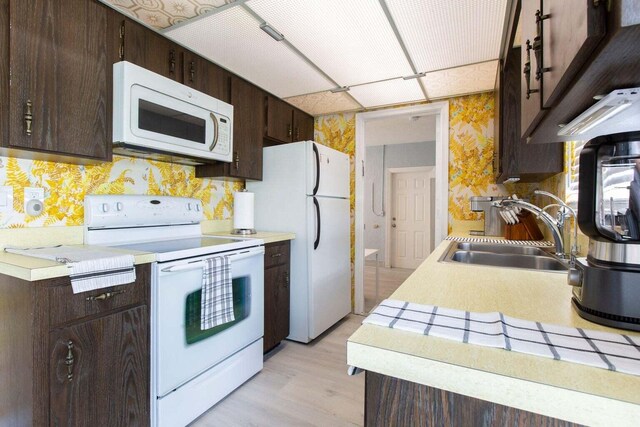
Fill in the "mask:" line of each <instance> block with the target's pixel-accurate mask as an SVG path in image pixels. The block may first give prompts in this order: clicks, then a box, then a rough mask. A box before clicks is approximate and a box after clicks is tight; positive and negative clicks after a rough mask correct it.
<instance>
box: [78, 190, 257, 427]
mask: <svg viewBox="0 0 640 427" xmlns="http://www.w3.org/2000/svg"><path fill="white" fill-rule="evenodd" d="M202 219H203V207H202V203H201V202H200V201H199V200H197V199H191V198H181V197H167V196H137V195H88V196H86V198H85V230H84V232H85V243H86V244H90V245H103V246H114V247H120V248H126V249H132V250H138V251H144V252H153V253H155V254H156V262H155V263H153V266H152V275H151V277H152V280H151V361H150V362H151V408H152V414H151V420H152V425H154V426H176V425H186V424H188V423H189V422H191V421H192V420H194V419H195V418H197V417H198V416H199V415H201V414H202V413H204V412H205V411H206V410H207V409H209V408H210V407H211V406H213V405H214V404H215V403H217V402H218V401H220V400H221V399H222V398H224V397H225V396H226V395H227V394H229V393H230V392H231V391H233V390H234V389H236V388H237V387H239V386H240V385H241V384H243V383H244V382H245V381H247V380H248V379H249V378H251V377H252V376H253V375H255V374H256V373H257V372H259V371H260V370H261V369H262V336H263V330H264V325H263V310H264V289H263V283H264V242H263V241H262V240H260V239H251V238H241V237H238V238H230V237H214V236H204V235H202V233H201V226H200V222H201V221H202ZM221 255H227V256H229V259H230V261H231V272H232V278H233V279H232V284H233V301H234V315H235V316H234V317H235V320H234V321H232V322H229V323H226V324H224V325H219V326H216V327H214V328H211V329H208V330H204V331H203V330H200V312H201V311H200V304H201V301H200V296H201V288H202V276H203V273H202V267H203V265H204V260H206V259H207V258H209V257H212V256H221Z"/></svg>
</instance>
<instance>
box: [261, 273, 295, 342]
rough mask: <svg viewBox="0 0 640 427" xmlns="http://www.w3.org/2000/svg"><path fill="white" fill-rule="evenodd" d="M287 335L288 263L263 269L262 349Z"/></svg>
mask: <svg viewBox="0 0 640 427" xmlns="http://www.w3.org/2000/svg"><path fill="white" fill-rule="evenodd" d="M288 335H289V264H288V263H287V264H284V265H279V266H276V267H271V268H268V269H266V270H265V271H264V345H263V348H264V351H265V352H267V351H269V350H271V349H272V348H273V347H275V346H276V345H278V343H280V341H282V340H284V339H285V338H286V337H287V336H288Z"/></svg>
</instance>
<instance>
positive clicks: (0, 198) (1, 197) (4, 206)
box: [0, 186, 13, 213]
mask: <svg viewBox="0 0 640 427" xmlns="http://www.w3.org/2000/svg"><path fill="white" fill-rule="evenodd" d="M0 212H7V213H11V212H13V187H10V186H0Z"/></svg>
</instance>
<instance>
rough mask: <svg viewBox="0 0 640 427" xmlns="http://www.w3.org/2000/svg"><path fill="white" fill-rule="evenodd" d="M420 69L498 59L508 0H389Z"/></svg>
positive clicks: (405, 42)
mask: <svg viewBox="0 0 640 427" xmlns="http://www.w3.org/2000/svg"><path fill="white" fill-rule="evenodd" d="M386 3H387V5H388V7H389V11H390V12H391V16H392V17H393V20H394V22H395V23H396V26H397V27H398V31H399V32H400V35H401V37H402V40H403V42H404V44H405V45H406V47H407V50H408V51H409V56H410V57H411V59H412V60H413V62H414V64H415V66H416V68H417V69H418V72H424V71H434V70H440V69H444V68H451V67H456V66H459V65H465V64H472V63H476V62H482V61H487V60H491V59H497V58H498V57H499V56H500V43H501V40H502V31H503V26H504V20H505V14H506V6H507V0H483V1H478V0H386Z"/></svg>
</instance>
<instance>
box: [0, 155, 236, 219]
mask: <svg viewBox="0 0 640 427" xmlns="http://www.w3.org/2000/svg"><path fill="white" fill-rule="evenodd" d="M0 185H5V186H11V187H13V210H14V212H13V213H10V214H8V213H5V212H0V228H19V227H41V226H71V225H82V224H83V219H84V209H83V202H84V196H85V195H86V194H153V195H167V196H182V197H195V198H198V199H200V200H202V203H203V205H204V208H205V210H204V215H205V217H206V219H210V220H211V219H229V218H231V216H232V209H233V192H234V191H238V190H240V189H242V188H243V187H244V184H243V183H241V182H223V181H214V180H210V179H199V178H196V177H195V170H194V168H193V167H191V166H182V165H175V164H170V163H163V162H157V161H153V160H145V159H135V158H128V157H120V156H114V159H113V162H112V163H102V164H98V165H89V166H81V165H69V164H65V163H51V162H45V161H38V160H26V159H16V158H10V157H0ZM25 187H40V188H44V191H45V210H44V213H43V214H42V215H40V216H38V217H32V216H29V215H27V214H25V212H24V201H23V197H24V188H25Z"/></svg>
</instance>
